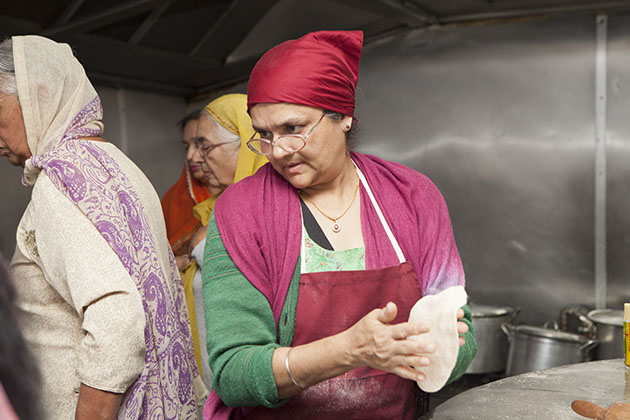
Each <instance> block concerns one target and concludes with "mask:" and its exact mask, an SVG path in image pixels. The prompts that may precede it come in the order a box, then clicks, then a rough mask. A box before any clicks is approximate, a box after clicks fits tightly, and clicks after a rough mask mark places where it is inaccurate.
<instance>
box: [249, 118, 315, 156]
mask: <svg viewBox="0 0 630 420" xmlns="http://www.w3.org/2000/svg"><path fill="white" fill-rule="evenodd" d="M326 114H327V112H324V113H322V116H321V117H319V120H317V122H316V123H315V125H313V126H312V127H311V129H310V130H308V133H306V134H291V135H284V136H278V137H277V138H275V139H274V138H273V134H272V138H271V140H270V139H265V138H262V136H261V135H260V133H259V132H255V133H254V135H253V136H252V138H251V139H249V141H248V142H247V147H249V148H250V150H251V151H252V152H254V153H257V154H259V155H263V156H269V155H270V154H271V153H272V152H273V147H274V146H279V147H280V148H282V150H284V151H286V152H288V153H297V152H299V151H300V150H302V149H304V146H306V140H308V138H309V137H310V136H311V134H313V132H314V131H315V129H316V128H317V126H318V125H319V123H320V122H322V120H323V119H324V116H326Z"/></svg>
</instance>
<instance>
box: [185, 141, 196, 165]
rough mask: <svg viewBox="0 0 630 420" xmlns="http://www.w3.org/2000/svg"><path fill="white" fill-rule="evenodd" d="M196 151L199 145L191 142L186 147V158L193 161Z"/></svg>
mask: <svg viewBox="0 0 630 420" xmlns="http://www.w3.org/2000/svg"><path fill="white" fill-rule="evenodd" d="M196 151H197V146H195V144H194V143H190V144H189V145H188V147H187V148H186V160H188V161H192V160H193V157H194V155H195V152H196Z"/></svg>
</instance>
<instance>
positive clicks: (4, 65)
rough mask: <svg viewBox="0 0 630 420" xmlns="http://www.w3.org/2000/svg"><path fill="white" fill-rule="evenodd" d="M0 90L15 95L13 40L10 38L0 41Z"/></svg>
mask: <svg viewBox="0 0 630 420" xmlns="http://www.w3.org/2000/svg"><path fill="white" fill-rule="evenodd" d="M0 92H1V93H5V94H9V95H17V84H16V82H15V67H14V65H13V40H12V39H11V38H8V39H5V40H4V41H2V42H0Z"/></svg>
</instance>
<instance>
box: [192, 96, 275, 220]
mask: <svg viewBox="0 0 630 420" xmlns="http://www.w3.org/2000/svg"><path fill="white" fill-rule="evenodd" d="M204 110H205V111H206V112H208V114H210V116H212V118H214V119H215V120H216V121H217V122H218V123H219V124H221V125H222V126H223V127H225V128H226V129H228V130H229V131H231V132H232V133H234V134H236V135H237V136H239V137H240V138H241V147H240V149H239V151H238V161H237V162H236V171H235V172H234V182H238V181H240V180H241V179H243V178H246V177H248V176H250V175H253V174H255V173H256V171H257V170H258V168H260V167H261V166H263V165H264V164H265V163H267V158H266V157H264V156H261V155H257V154H256V153H254V152H252V151H251V150H250V149H249V147H247V141H248V140H249V139H250V138H251V137H252V135H253V134H254V129H253V128H252V120H251V119H250V118H249V114H248V113H247V95H244V94H242V93H230V94H227V95H223V96H220V97H218V98H217V99H215V100H213V101H212V102H210V103H209V104H208V105H206V107H205V108H204ZM217 198H218V197H217V196H215V197H210V198H209V199H207V200H206V201H204V202H201V203H199V204H197V205H196V206H195V207H194V208H193V214H194V215H195V217H196V218H197V219H199V220H201V223H203V225H204V226H206V225H207V224H208V222H209V221H210V215H211V214H212V209H213V208H214V203H215V201H216V200H217Z"/></svg>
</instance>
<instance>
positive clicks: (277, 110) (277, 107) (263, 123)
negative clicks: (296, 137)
mask: <svg viewBox="0 0 630 420" xmlns="http://www.w3.org/2000/svg"><path fill="white" fill-rule="evenodd" d="M322 111H323V110H322V109H320V108H315V107H312V106H308V105H298V104H291V103H286V102H282V103H261V104H256V105H254V106H253V107H252V108H251V109H250V115H251V118H252V126H253V127H254V130H256V131H261V130H263V131H271V130H274V129H277V128H279V127H283V126H286V125H293V124H301V123H304V122H307V121H310V120H311V119H313V118H317V117H319V116H320V115H321V113H322Z"/></svg>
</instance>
